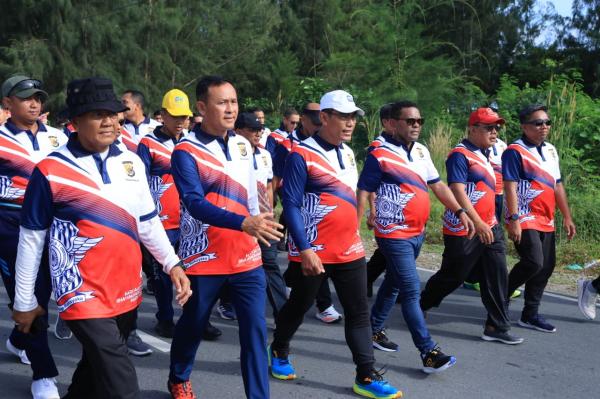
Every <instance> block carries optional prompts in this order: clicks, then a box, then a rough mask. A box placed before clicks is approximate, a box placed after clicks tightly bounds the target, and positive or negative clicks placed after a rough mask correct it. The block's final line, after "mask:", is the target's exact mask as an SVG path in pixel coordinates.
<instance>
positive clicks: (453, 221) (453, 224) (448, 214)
mask: <svg viewBox="0 0 600 399" xmlns="http://www.w3.org/2000/svg"><path fill="white" fill-rule="evenodd" d="M475 187H476V186H475V183H473V182H469V183H467V184H466V185H465V194H467V197H469V201H470V202H471V205H473V206H475V205H476V204H477V203H478V202H479V200H480V199H482V198H483V197H484V196H485V191H479V190H476V189H475ZM443 223H444V226H445V227H446V228H447V229H448V230H450V231H451V232H453V233H456V232H457V231H461V230H464V229H465V226H463V225H462V223H461V222H460V219H459V218H458V217H457V216H456V214H455V213H454V212H452V211H451V210H450V209H446V211H445V212H444V216H443Z"/></svg>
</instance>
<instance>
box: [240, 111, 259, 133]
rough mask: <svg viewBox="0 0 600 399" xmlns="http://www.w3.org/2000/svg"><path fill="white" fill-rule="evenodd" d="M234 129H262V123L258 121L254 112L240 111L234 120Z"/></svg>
mask: <svg viewBox="0 0 600 399" xmlns="http://www.w3.org/2000/svg"><path fill="white" fill-rule="evenodd" d="M235 128H236V129H244V128H249V129H252V130H262V129H263V125H262V123H260V122H259V120H258V118H257V117H256V115H254V112H242V113H241V114H239V115H238V117H237V119H236V120H235Z"/></svg>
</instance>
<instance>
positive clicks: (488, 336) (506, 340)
mask: <svg viewBox="0 0 600 399" xmlns="http://www.w3.org/2000/svg"><path fill="white" fill-rule="evenodd" d="M481 339H482V340H484V341H489V342H493V341H497V342H502V343H503V344H507V345H517V344H520V343H522V342H523V338H520V337H515V336H512V335H510V334H509V333H508V331H498V330H492V329H488V328H486V329H484V330H483V335H482V336H481Z"/></svg>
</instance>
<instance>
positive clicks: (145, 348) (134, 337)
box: [127, 330, 152, 356]
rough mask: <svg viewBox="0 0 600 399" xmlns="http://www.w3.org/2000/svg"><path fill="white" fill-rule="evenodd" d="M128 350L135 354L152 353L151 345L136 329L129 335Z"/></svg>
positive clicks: (145, 354) (144, 354)
mask: <svg viewBox="0 0 600 399" xmlns="http://www.w3.org/2000/svg"><path fill="white" fill-rule="evenodd" d="M127 351H128V352H129V353H130V354H132V355H134V356H147V355H149V354H151V353H152V349H151V348H150V346H149V345H148V344H147V343H145V342H144V341H142V339H141V338H140V336H139V335H138V334H137V331H136V330H133V331H132V332H131V333H129V337H127Z"/></svg>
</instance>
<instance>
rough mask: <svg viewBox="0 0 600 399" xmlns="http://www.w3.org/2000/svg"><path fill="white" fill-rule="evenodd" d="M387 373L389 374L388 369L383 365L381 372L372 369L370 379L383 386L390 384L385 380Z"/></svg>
mask: <svg viewBox="0 0 600 399" xmlns="http://www.w3.org/2000/svg"><path fill="white" fill-rule="evenodd" d="M385 373H387V367H386V366H385V365H383V366H381V368H380V369H379V370H375V369H372V370H371V374H370V376H369V378H370V379H371V380H372V381H374V382H378V383H380V384H382V385H385V384H387V383H388V382H387V381H386V380H385V379H384V378H383V376H384V374H385Z"/></svg>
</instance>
